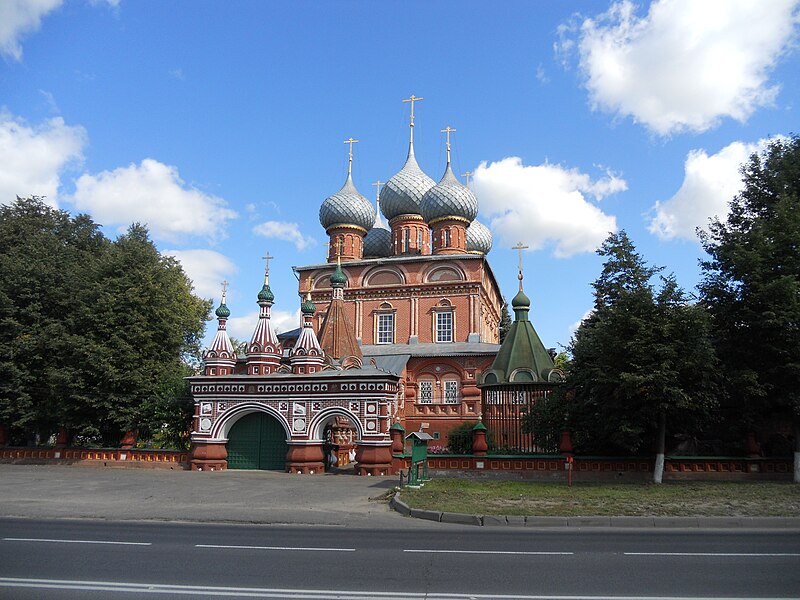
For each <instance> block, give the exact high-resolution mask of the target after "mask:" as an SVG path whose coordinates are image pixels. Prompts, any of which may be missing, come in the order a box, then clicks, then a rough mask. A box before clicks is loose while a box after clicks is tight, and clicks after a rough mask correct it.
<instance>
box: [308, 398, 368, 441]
mask: <svg viewBox="0 0 800 600" xmlns="http://www.w3.org/2000/svg"><path fill="white" fill-rule="evenodd" d="M336 416H339V417H346V418H347V419H348V420H349V421H350V422H351V423H352V424H353V426H354V427H355V428H356V434H357V437H356V440H361V439H362V438H363V437H364V427H363V425H362V423H361V419H359V418H358V415H357V414H355V413H353V412H351V411H349V410H348V409H347V408H345V407H343V406H331V407H329V408H326V409H324V410H321V411H320V412H319V413H317V414H316V415H315V416H314V418H313V419H312V420H311V422H310V423H309V424H308V437H309V440H313V441H321V440H322V427H323V424H324V423H325V422H327V421H328V419H330V418H331V417H336Z"/></svg>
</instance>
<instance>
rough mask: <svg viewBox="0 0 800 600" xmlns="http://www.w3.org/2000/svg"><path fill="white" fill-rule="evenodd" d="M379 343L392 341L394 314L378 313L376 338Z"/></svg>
mask: <svg viewBox="0 0 800 600" xmlns="http://www.w3.org/2000/svg"><path fill="white" fill-rule="evenodd" d="M377 342H378V343H379V344H393V343H394V314H393V313H382V314H380V313H379V314H378V339H377Z"/></svg>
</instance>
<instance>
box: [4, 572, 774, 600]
mask: <svg viewBox="0 0 800 600" xmlns="http://www.w3.org/2000/svg"><path fill="white" fill-rule="evenodd" d="M3 587H5V588H30V589H50V590H86V591H93V592H119V593H126V592H127V593H134V594H165V595H172V596H186V595H193V596H198V595H205V596H212V595H213V597H215V598H219V597H226V596H235V597H239V598H242V597H249V598H284V599H286V600H365V599H368V598H380V599H381V600H633V599H634V598H635V599H636V600H741V599H734V598H729V597H716V598H712V597H705V596H599V595H595V596H589V595H583V596H576V595H570V596H541V595H539V596H530V595H524V594H453V593H436V592H369V591H349V590H287V589H277V588H244V587H217V586H200V585H171V584H159V583H125V582H113V581H75V580H64V579H22V578H16V577H0V588H3ZM754 600H790V599H789V598H773V597H764V598H756V599H754Z"/></svg>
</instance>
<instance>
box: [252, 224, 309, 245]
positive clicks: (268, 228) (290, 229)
mask: <svg viewBox="0 0 800 600" xmlns="http://www.w3.org/2000/svg"><path fill="white" fill-rule="evenodd" d="M253 233H255V234H256V235H263V236H264V237H265V238H271V239H276V240H283V241H285V242H291V243H293V244H294V247H295V248H297V250H298V251H299V252H301V251H303V250H305V249H306V248H308V247H309V246H313V245H314V244H316V240H315V239H314V238H311V237H306V236H304V235H303V234H302V233H300V227H299V226H298V225H297V223H287V222H286V221H264V222H263V223H260V224H259V225H256V226H255V227H253Z"/></svg>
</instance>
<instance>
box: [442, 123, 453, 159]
mask: <svg viewBox="0 0 800 600" xmlns="http://www.w3.org/2000/svg"><path fill="white" fill-rule="evenodd" d="M441 132H442V133H446V134H447V164H448V165H449V164H450V134H451V133H455V132H456V130H455V129H453V128H452V127H450V125H448V126H447V127H445V128H444V129H442V130H441Z"/></svg>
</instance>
